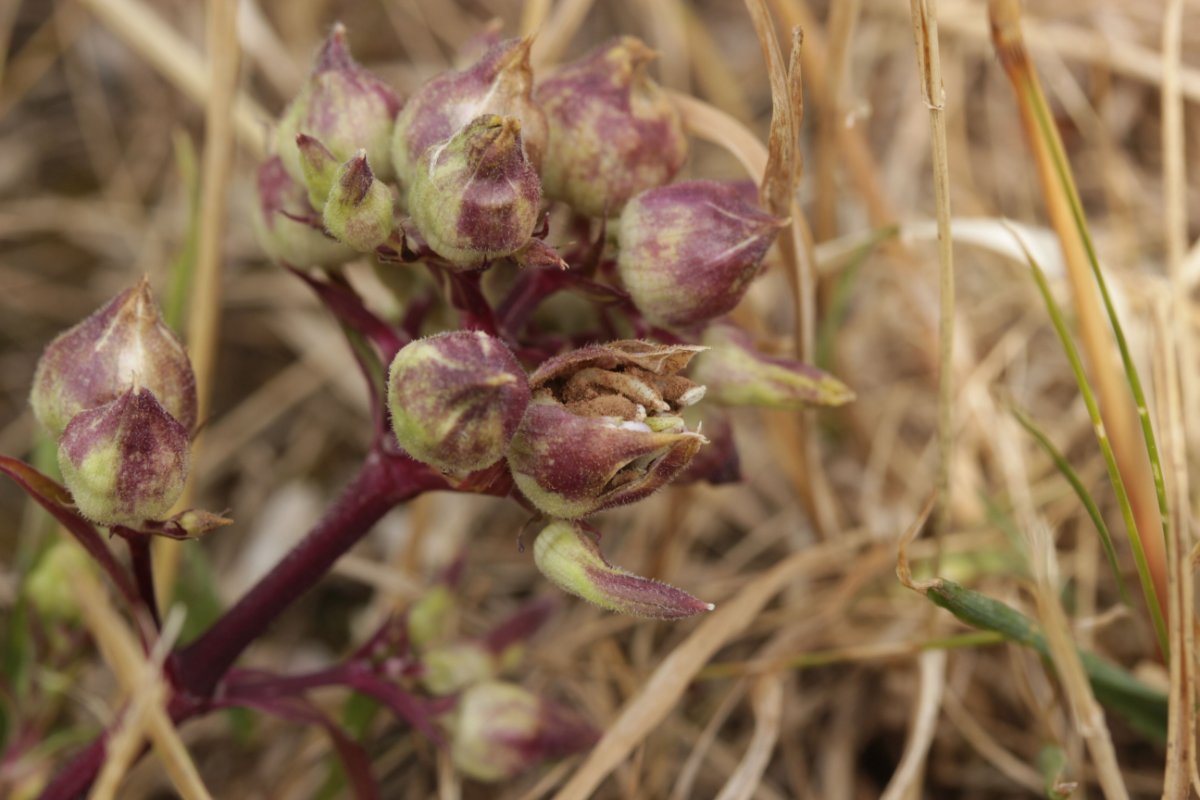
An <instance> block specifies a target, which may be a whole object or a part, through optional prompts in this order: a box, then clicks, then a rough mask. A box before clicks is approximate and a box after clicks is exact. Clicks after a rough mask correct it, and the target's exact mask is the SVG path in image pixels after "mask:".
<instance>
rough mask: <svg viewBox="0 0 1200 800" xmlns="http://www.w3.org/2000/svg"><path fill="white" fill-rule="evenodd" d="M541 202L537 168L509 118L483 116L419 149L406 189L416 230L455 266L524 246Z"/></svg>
mask: <svg viewBox="0 0 1200 800" xmlns="http://www.w3.org/2000/svg"><path fill="white" fill-rule="evenodd" d="M541 200H542V190H541V183H540V182H539V180H538V176H537V171H536V170H534V168H533V165H532V164H530V163H529V159H528V158H527V157H526V155H525V150H524V148H523V147H522V146H521V123H520V122H519V121H518V120H517V119H515V118H514V117H498V116H495V115H484V116H481V117H477V118H476V119H474V120H472V121H471V122H469V123H467V125H466V126H464V127H463V128H462V129H461V130H459V131H458V133H456V134H455V135H454V136H452V137H451V138H450V139H448V140H447V141H445V142H443V143H442V144H439V145H436V146H434V147H431V148H429V149H428V150H426V151H425V154H424V155H422V156H421V160H420V162H419V165H418V168H417V169H416V170H415V171H414V173H413V177H412V184H411V186H410V188H409V191H408V210H409V213H410V214H412V219H413V222H414V223H415V224H416V226H417V230H419V231H420V233H421V236H423V237H424V238H425V241H426V242H428V244H429V246H430V248H432V249H433V251H434V252H436V253H437V254H438V255H440V256H441V257H442V258H444V259H446V260H447V261H449V262H450V263H451V264H452V265H454V266H455V267H458V268H459V269H464V270H466V269H474V268H477V267H480V266H482V265H484V264H485V262H487V261H489V260H491V259H495V258H500V257H503V256H508V255H512V254H513V253H515V252H517V251H518V250H520V249H521V248H522V247H524V246H525V245H526V244H528V242H529V239H530V236H532V235H533V229H534V227H535V226H536V225H537V221H538V216H539V211H540V206H541Z"/></svg>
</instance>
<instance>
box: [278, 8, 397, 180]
mask: <svg viewBox="0 0 1200 800" xmlns="http://www.w3.org/2000/svg"><path fill="white" fill-rule="evenodd" d="M402 105H403V103H402V102H401V100H400V97H399V96H398V95H397V94H396V93H395V92H394V91H392V89H391V88H390V87H389V86H388V85H387V84H385V83H384V82H383V81H381V80H379V78H377V77H375V76H374V75H373V74H371V72H370V71H368V70H366V69H363V68H362V67H361V66H359V65H358V64H357V63H356V62H355V61H354V59H353V58H352V57H351V56H350V51H349V49H348V48H347V46H346V29H345V28H343V27H342V26H341V25H335V26H334V27H333V30H332V31H331V32H330V34H329V38H328V39H326V40H325V43H324V44H323V45H322V46H321V50H320V51H319V52H318V53H317V58H316V62H315V63H314V64H313V69H312V73H311V74H310V75H309V76H308V80H307V81H306V82H305V84H304V87H303V88H302V89H301V90H300V93H299V94H297V95H296V97H295V99H293V100H292V102H291V104H290V105H288V107H287V109H286V110H285V111H284V112H283V117H282V118H281V119H280V120H279V126H278V127H277V128H276V130H275V151H276V153H278V154H279V157H280V158H281V159H282V160H283V165H284V168H285V169H287V171H288V174H289V175H291V176H292V178H293V179H294V180H296V181H297V182H301V183H303V182H304V179H305V175H304V167H303V166H302V164H301V159H300V151H299V149H297V146H296V136H297V134H306V135H308V136H311V137H313V138H315V139H319V140H320V141H321V144H323V145H324V146H325V147H326V148H327V149H328V150H329V152H331V153H332V154H333V156H334V159H335V160H336V161H337V163H339V164H340V163H342V162H344V161H346V160H347V159H348V158H350V156H352V155H354V153H355V151H357V150H359V149H364V150H366V151H367V156H368V158H370V159H371V163H372V164H375V165H376V169H377V170H379V173H380V175H379V177H380V180H389V179H390V178H391V177H392V174H391V173H392V167H391V163H392V162H391V159H390V158H389V157H388V156H389V154H388V149H389V145H390V143H391V138H392V125H393V123H394V121H395V119H396V114H397V113H398V112H399V111H400V107H401V106H402Z"/></svg>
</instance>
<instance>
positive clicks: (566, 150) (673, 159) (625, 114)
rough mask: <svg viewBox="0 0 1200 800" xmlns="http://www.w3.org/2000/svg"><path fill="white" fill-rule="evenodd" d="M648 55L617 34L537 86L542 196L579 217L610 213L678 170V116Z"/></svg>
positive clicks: (682, 148)
mask: <svg viewBox="0 0 1200 800" xmlns="http://www.w3.org/2000/svg"><path fill="white" fill-rule="evenodd" d="M653 57H654V52H653V51H652V50H650V49H649V48H648V47H646V45H645V44H643V43H642V42H641V41H640V40H638V39H636V38H634V37H632V36H623V37H620V38H617V39H613V40H612V41H610V42H609V43H607V44H605V45H602V46H601V47H599V48H597V49H596V50H593V51H592V52H591V53H590V54H588V55H586V56H584V57H583V58H582V59H581V60H579V61H576V62H574V63H572V64H568V65H566V66H564V67H561V68H560V69H559V70H558V71H557V72H555V73H554V74H553V75H552V76H550V77H549V78H548V79H547V80H545V81H544V82H542V83H541V84H540V85H539V86H538V88H537V92H536V94H535V96H536V98H537V100H538V102H539V103H541V105H542V108H543V109H544V110H545V112H546V119H547V121H548V122H549V123H550V142H549V147H548V148H547V150H546V156H545V159H544V161H543V164H542V180H543V182H544V184H545V188H546V194H547V195H548V196H550V197H553V198H555V199H557V200H564V201H566V202H567V203H569V204H570V205H571V206H572V207H573V208H575V209H576V210H577V211H580V212H582V213H584V214H589V215H591V216H602V215H606V216H612V215H615V214H617V213H619V212H620V211H621V209H622V208H624V206H625V203H626V202H628V200H629V198H631V197H633V196H634V195H635V194H637V193H638V192H640V191H642V190H643V189H649V188H651V187H654V186H661V185H662V184H664V183H666V182H667V181H669V180H671V178H672V177H674V175H675V173H676V172H678V171H679V168H680V167H681V166H683V162H684V159H685V158H686V157H687V139H686V138H685V137H684V134H683V124H682V122H681V121H680V119H679V113H678V112H677V111H676V110H675V107H674V106H673V105H671V102H670V100H668V99H667V97H666V95H665V94H664V93H663V92H662V90H661V89H660V88H659V87H658V84H656V83H655V82H654V81H652V80H651V79H650V78H649V77H648V76H647V74H646V67H647V65H648V64H649V62H650V61H651V60H652V59H653Z"/></svg>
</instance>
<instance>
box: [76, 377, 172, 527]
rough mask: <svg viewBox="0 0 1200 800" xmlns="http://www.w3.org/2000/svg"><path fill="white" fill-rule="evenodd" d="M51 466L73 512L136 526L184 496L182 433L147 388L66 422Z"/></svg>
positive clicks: (104, 522)
mask: <svg viewBox="0 0 1200 800" xmlns="http://www.w3.org/2000/svg"><path fill="white" fill-rule="evenodd" d="M58 465H59V467H60V468H61V469H62V474H63V482H64V483H65V484H66V485H67V488H68V489H70V490H71V496H72V497H73V498H74V500H75V506H76V508H78V509H79V513H81V514H83V516H85V517H87V518H88V519H90V520H92V521H93V522H96V523H98V524H100V525H127V526H130V527H136V526H137V525H138V524H139V523H141V522H143V521H145V520H157V519H160V518H162V517H164V516H165V515H166V514H167V513H168V512H169V511H170V510H171V506H173V505H174V504H175V501H176V500H178V499H179V496H180V495H181V494H182V493H183V486H184V482H185V481H186V479H187V470H188V432H187V429H185V428H184V427H183V426H182V425H181V424H179V422H177V421H176V420H175V418H174V417H172V416H171V415H170V414H168V413H167V411H166V409H164V408H163V407H162V406H161V405H159V402H158V400H156V399H155V397H154V395H153V393H151V392H150V391H149V390H148V389H144V388H140V387H135V388H130V389H128V390H126V392H125V393H124V394H122V395H121V396H119V397H118V398H117V399H115V400H113V401H111V402H109V403H106V404H104V405H102V406H99V407H97V408H91V409H88V410H86V411H81V412H80V413H79V414H77V415H76V416H75V417H74V418H73V419H72V420H71V422H70V424H69V425H67V429H66V430H65V431H64V432H63V435H62V439H60V440H59V444H58Z"/></svg>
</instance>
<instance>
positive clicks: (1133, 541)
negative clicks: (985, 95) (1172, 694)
mask: <svg viewBox="0 0 1200 800" xmlns="http://www.w3.org/2000/svg"><path fill="white" fill-rule="evenodd" d="M1013 235H1014V238H1015V239H1016V241H1017V244H1019V245H1020V247H1021V250H1022V251H1023V252H1024V253H1025V260H1026V261H1027V262H1028V263H1029V268H1030V272H1031V273H1032V274H1033V279H1034V282H1035V283H1036V284H1037V288H1038V291H1039V292H1041V295H1042V300H1043V301H1044V302H1045V304H1046V311H1047V312H1048V313H1049V314H1050V321H1051V322H1052V323H1053V324H1054V330H1055V332H1056V333H1058V338H1059V341H1060V342H1062V347H1063V353H1064V354H1065V355H1066V356H1067V360H1068V361H1069V362H1070V363H1071V372H1072V373H1073V374H1074V375H1075V382H1076V383H1077V384H1078V385H1079V394H1080V395H1081V396H1082V397H1083V402H1084V405H1086V406H1087V411H1088V416H1089V417H1090V418H1091V420H1092V429H1093V430H1094V431H1095V432H1096V441H1097V442H1098V443H1099V445H1100V452H1101V453H1103V455H1104V466H1105V467H1106V468H1107V469H1108V479H1109V481H1111V482H1112V485H1113V492H1114V494H1115V495H1116V497H1117V505H1118V506H1120V509H1121V518H1122V519H1123V520H1124V522H1125V529H1126V530H1127V531H1128V532H1129V543H1130V546H1131V548H1132V550H1133V561H1134V564H1135V565H1136V566H1137V573H1138V581H1139V582H1140V583H1141V585H1142V594H1143V595H1145V597H1146V605H1147V606H1149V609H1150V620H1151V622H1152V623H1153V624H1154V635H1155V636H1156V637H1157V638H1158V645H1159V647H1160V648H1161V650H1162V653H1163V657H1164V658H1166V657H1167V654H1168V653H1169V652H1170V646H1169V644H1168V641H1167V624H1166V621H1165V620H1164V619H1163V612H1162V605H1161V604H1160V603H1159V599H1158V592H1156V591H1155V589H1154V581H1153V579H1152V578H1151V577H1150V565H1149V563H1148V562H1147V561H1146V550H1145V548H1144V547H1143V546H1142V539H1141V536H1140V535H1139V533H1138V529H1137V523H1136V522H1135V521H1134V519H1133V508H1132V506H1130V504H1129V493H1128V492H1127V491H1126V489H1125V481H1124V480H1123V479H1122V478H1121V470H1120V469H1119V468H1118V467H1117V459H1116V456H1115V455H1114V454H1113V449H1112V443H1111V442H1110V441H1109V439H1108V433H1107V432H1106V431H1105V429H1104V420H1103V419H1102V418H1101V416H1100V406H1099V405H1098V404H1097V402H1096V395H1095V393H1094V392H1093V391H1092V387H1091V385H1090V384H1089V383H1088V381H1087V374H1086V373H1085V372H1084V369H1083V361H1082V359H1081V358H1080V356H1079V349H1078V348H1077V347H1076V346H1075V342H1074V340H1073V339H1071V333H1070V331H1069V330H1068V329H1067V321H1066V319H1065V318H1064V317H1063V313H1062V309H1061V308H1059V306H1058V303H1057V302H1055V300H1054V295H1053V294H1052V293H1051V291H1050V284H1049V283H1047V281H1046V275H1045V273H1044V272H1042V268H1041V266H1040V265H1039V264H1038V262H1037V260H1036V259H1035V258H1034V257H1033V253H1031V252H1029V248H1028V247H1026V246H1025V242H1024V240H1022V239H1021V237H1020V236H1017V235H1016V234H1015V233H1014V234H1013Z"/></svg>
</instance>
